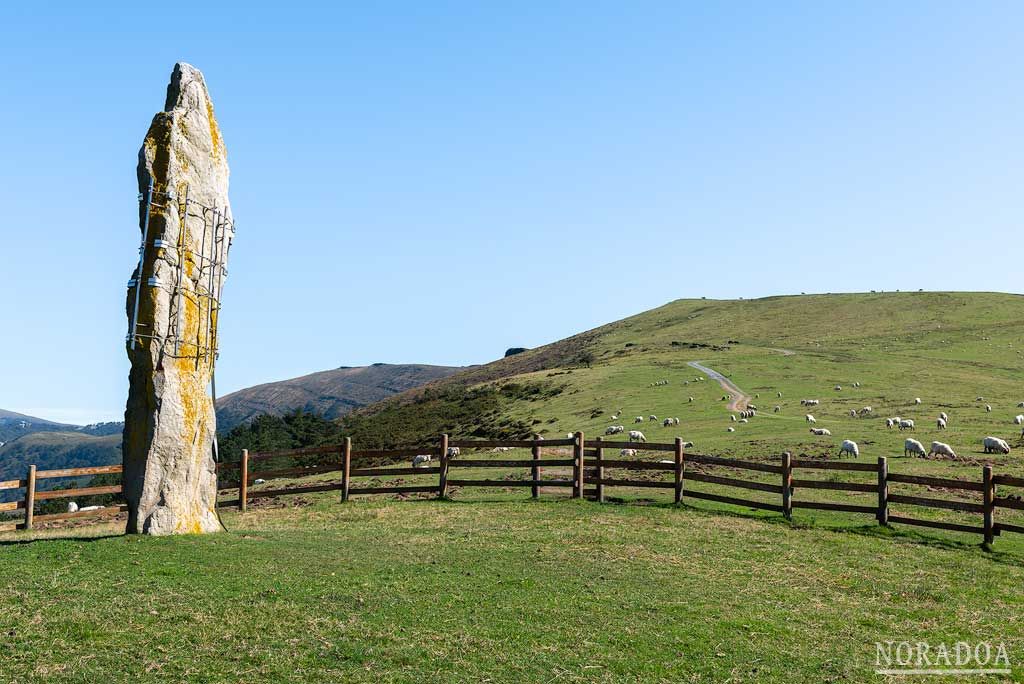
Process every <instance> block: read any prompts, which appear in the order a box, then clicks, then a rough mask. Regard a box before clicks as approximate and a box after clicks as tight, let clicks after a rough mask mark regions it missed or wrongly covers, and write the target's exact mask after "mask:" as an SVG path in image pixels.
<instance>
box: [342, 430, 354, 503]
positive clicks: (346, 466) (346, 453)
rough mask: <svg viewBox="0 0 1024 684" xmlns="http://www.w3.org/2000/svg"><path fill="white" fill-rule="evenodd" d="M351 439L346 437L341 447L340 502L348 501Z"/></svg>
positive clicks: (350, 478)
mask: <svg viewBox="0 0 1024 684" xmlns="http://www.w3.org/2000/svg"><path fill="white" fill-rule="evenodd" d="M351 470H352V438H351V437H346V438H345V443H344V444H343V445H342V447H341V500H342V501H348V489H349V487H350V486H351V485H352V476H351V475H350V474H349V472H350V471H351Z"/></svg>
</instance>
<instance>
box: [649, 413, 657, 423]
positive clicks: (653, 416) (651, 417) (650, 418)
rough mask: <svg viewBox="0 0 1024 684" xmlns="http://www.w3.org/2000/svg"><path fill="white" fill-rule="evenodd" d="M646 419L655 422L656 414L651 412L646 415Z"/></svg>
mask: <svg viewBox="0 0 1024 684" xmlns="http://www.w3.org/2000/svg"><path fill="white" fill-rule="evenodd" d="M647 420H649V421H651V422H652V423H657V422H658V416H656V415H654V414H653V413H652V414H651V415H650V416H648V417H647Z"/></svg>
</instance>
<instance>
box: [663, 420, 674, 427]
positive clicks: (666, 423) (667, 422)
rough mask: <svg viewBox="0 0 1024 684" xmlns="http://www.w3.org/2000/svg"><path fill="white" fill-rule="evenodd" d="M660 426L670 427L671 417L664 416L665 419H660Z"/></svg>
mask: <svg viewBox="0 0 1024 684" xmlns="http://www.w3.org/2000/svg"><path fill="white" fill-rule="evenodd" d="M661 426H662V427H672V419H671V418H666V419H665V420H663V421H661Z"/></svg>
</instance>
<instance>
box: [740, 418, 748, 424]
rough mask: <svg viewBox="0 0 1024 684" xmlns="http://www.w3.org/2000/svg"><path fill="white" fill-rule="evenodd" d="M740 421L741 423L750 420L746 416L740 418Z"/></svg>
mask: <svg viewBox="0 0 1024 684" xmlns="http://www.w3.org/2000/svg"><path fill="white" fill-rule="evenodd" d="M740 422H741V423H749V422H750V421H749V420H747V419H746V418H740Z"/></svg>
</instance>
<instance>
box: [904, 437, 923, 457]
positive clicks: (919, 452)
mask: <svg viewBox="0 0 1024 684" xmlns="http://www.w3.org/2000/svg"><path fill="white" fill-rule="evenodd" d="M927 453H928V452H926V451H925V450H924V444H921V443H920V442H918V441H917V440H916V439H905V440H903V455H904V456H914V455H916V456H926V455H927Z"/></svg>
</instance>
